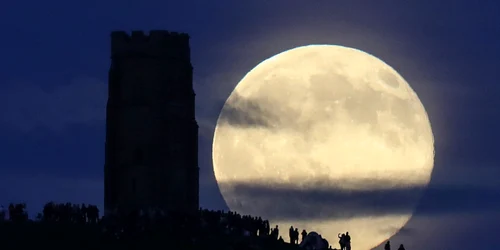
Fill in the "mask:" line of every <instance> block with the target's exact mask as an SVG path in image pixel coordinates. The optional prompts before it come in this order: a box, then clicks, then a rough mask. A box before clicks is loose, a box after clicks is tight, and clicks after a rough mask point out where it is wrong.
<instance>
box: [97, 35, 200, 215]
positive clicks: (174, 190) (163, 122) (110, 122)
mask: <svg viewBox="0 0 500 250" xmlns="http://www.w3.org/2000/svg"><path fill="white" fill-rule="evenodd" d="M192 81H193V67H192V66H191V62H190V48H189V36H188V35H187V34H180V33H171V32H168V31H151V32H150V33H149V35H146V34H144V33H143V32H141V31H133V32H132V34H131V35H129V34H127V33H125V32H121V31H117V32H112V33H111V67H110V70H109V90H108V91H109V94H108V103H107V108H106V145H105V166H104V176H105V177H104V204H105V210H106V212H110V211H114V210H115V209H117V210H118V211H122V212H128V211H130V210H131V209H137V208H154V207H158V208H161V209H163V210H164V211H170V210H174V211H179V210H180V211H191V212H194V211H197V210H198V207H199V204H198V192H199V190H198V185H199V183H198V181H199V179H198V170H199V169H198V124H197V122H196V119H195V93H194V90H193V84H192Z"/></svg>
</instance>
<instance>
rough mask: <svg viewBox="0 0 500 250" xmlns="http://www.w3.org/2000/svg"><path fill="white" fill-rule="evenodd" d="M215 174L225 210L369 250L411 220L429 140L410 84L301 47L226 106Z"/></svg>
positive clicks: (267, 66)
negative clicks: (346, 238)
mask: <svg viewBox="0 0 500 250" xmlns="http://www.w3.org/2000/svg"><path fill="white" fill-rule="evenodd" d="M212 152H213V166H214V172H215V177H216V179H217V183H218V185H219V188H220V190H221V193H222V195H223V197H224V199H225V201H226V203H227V205H228V206H229V208H230V209H231V210H233V211H236V212H239V213H242V214H250V215H254V216H262V217H263V218H265V219H269V220H270V223H272V224H271V227H274V224H276V225H279V227H280V229H281V230H280V235H281V236H283V238H284V239H285V240H286V241H288V239H289V238H288V228H289V227H290V226H292V225H293V226H294V227H298V228H299V230H302V229H306V230H307V231H308V232H310V231H316V232H318V233H319V234H321V235H322V236H323V237H324V238H326V239H327V240H328V241H329V242H330V244H331V245H332V246H333V247H338V238H337V234H338V233H339V232H346V231H349V234H350V235H352V236H351V237H352V247H353V249H359V250H368V249H371V248H373V247H375V246H377V245H379V244H380V243H382V242H383V241H385V240H387V239H388V238H390V237H391V236H392V235H394V234H395V233H397V232H398V231H399V230H400V229H401V228H402V227H403V226H404V225H405V224H406V223H407V221H408V220H409V219H410V218H411V216H412V214H413V210H414V208H415V206H416V204H417V203H418V199H419V197H420V195H421V191H422V189H423V188H425V187H426V186H427V185H428V183H429V181H430V177H431V174H432V169H433V165H434V137H433V134H432V129H431V124H430V122H429V119H428V116H427V113H426V111H425V109H424V106H423V105H422V103H421V102H420V100H419V98H418V96H417V94H416V93H415V92H414V91H413V89H412V88H411V87H410V85H409V84H408V83H407V82H406V81H405V80H404V79H403V78H402V77H401V76H400V75H399V74H398V73H397V72H396V71H395V70H394V69H393V68H391V67H390V66H389V65H387V64H386V63H385V62H383V61H382V60H380V59H378V58H376V57H374V56H372V55H370V54H368V53H365V52H363V51H360V50H356V49H352V48H348V47H343V46H335V45H309V46H303V47H297V48H294V49H291V50H288V51H285V52H282V53H280V54H277V55H275V56H273V57H271V58H269V59H267V60H265V61H263V62H261V63H260V64H258V65H257V66H256V67H255V68H253V69H252V70H251V71H250V72H249V73H247V74H246V75H245V77H244V78H243V79H242V80H241V81H240V82H239V83H238V85H237V86H236V88H235V89H234V91H233V92H232V93H231V95H230V96H229V98H228V99H227V101H226V103H225V105H224V107H223V109H222V111H221V113H220V116H219V118H218V121H217V126H216V129H215V134H214V140H213V151H212Z"/></svg>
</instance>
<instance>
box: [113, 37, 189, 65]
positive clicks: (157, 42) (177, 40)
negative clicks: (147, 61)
mask: <svg viewBox="0 0 500 250" xmlns="http://www.w3.org/2000/svg"><path fill="white" fill-rule="evenodd" d="M111 57H112V58H115V57H157V58H171V59H179V60H181V61H188V62H189V61H190V57H191V55H190V48H189V35H188V34H186V33H177V32H169V31H165V30H152V31H150V32H149V34H146V33H144V32H143V31H132V32H131V34H129V33H127V32H125V31H114V32H111Z"/></svg>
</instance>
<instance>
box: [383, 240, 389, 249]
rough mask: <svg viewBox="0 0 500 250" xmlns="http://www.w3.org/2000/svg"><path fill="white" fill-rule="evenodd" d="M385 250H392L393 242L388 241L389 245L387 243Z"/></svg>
mask: <svg viewBox="0 0 500 250" xmlns="http://www.w3.org/2000/svg"><path fill="white" fill-rule="evenodd" d="M384 250H391V242H390V241H387V243H385V246H384Z"/></svg>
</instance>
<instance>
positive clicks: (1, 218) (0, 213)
mask: <svg viewBox="0 0 500 250" xmlns="http://www.w3.org/2000/svg"><path fill="white" fill-rule="evenodd" d="M6 214H7V211H6V210H5V208H4V207H3V206H0V221H4V220H5V215H6Z"/></svg>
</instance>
